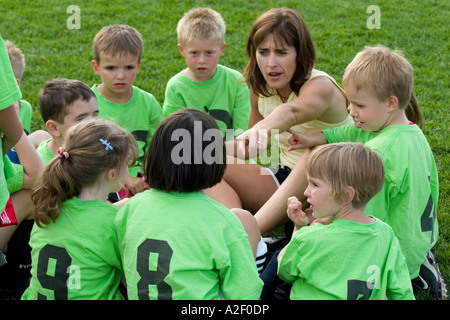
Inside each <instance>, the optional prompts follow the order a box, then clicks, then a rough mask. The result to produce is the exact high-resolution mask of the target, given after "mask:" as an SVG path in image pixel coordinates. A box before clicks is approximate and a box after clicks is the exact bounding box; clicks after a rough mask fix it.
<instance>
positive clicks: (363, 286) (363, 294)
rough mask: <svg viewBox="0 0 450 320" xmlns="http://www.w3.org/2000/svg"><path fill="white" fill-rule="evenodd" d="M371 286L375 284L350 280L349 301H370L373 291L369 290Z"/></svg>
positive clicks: (348, 283) (348, 282)
mask: <svg viewBox="0 0 450 320" xmlns="http://www.w3.org/2000/svg"><path fill="white" fill-rule="evenodd" d="M369 285H373V284H372V283H369V282H367V281H361V280H348V281H347V300H369V298H370V295H371V294H372V291H373V289H370V288H369Z"/></svg>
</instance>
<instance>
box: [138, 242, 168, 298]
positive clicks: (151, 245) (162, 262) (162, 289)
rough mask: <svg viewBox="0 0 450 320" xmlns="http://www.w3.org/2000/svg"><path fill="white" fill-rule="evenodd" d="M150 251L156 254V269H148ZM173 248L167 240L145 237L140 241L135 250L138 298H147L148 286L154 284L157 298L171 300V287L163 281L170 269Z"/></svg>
mask: <svg viewBox="0 0 450 320" xmlns="http://www.w3.org/2000/svg"><path fill="white" fill-rule="evenodd" d="M151 253H157V254H158V264H157V267H156V271H154V270H150V265H149V260H150V259H149V258H150V254H151ZM172 254H173V250H172V248H171V247H170V246H169V244H168V243H167V241H162V240H153V239H147V240H145V241H144V242H142V243H141V245H140V246H139V247H138V252H137V272H138V273H139V275H140V276H141V279H140V280H139V282H138V283H137V289H138V298H139V300H149V299H150V297H149V292H148V286H149V285H155V286H156V288H157V290H158V300H162V299H164V300H172V288H171V287H170V286H169V285H168V284H167V283H166V282H165V281H164V279H165V278H166V276H167V275H168V274H169V270H170V260H171V259H172Z"/></svg>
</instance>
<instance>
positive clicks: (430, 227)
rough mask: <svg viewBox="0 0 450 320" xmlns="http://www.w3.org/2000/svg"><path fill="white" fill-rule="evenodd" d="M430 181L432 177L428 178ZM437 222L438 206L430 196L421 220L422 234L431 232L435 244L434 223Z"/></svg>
mask: <svg viewBox="0 0 450 320" xmlns="http://www.w3.org/2000/svg"><path fill="white" fill-rule="evenodd" d="M428 181H430V177H428ZM435 221H436V206H435V205H434V201H433V197H432V196H431V194H430V197H429V198H428V202H427V205H426V206H425V210H423V213H422V217H421V218H420V225H421V228H422V232H426V231H431V242H430V243H433V242H434V240H435V239H434V237H435V235H434V223H435Z"/></svg>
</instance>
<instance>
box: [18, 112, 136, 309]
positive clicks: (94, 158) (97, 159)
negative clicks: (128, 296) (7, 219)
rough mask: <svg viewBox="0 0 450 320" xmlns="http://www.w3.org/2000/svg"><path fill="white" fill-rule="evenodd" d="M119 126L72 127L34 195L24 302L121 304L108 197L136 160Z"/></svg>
mask: <svg viewBox="0 0 450 320" xmlns="http://www.w3.org/2000/svg"><path fill="white" fill-rule="evenodd" d="M137 154H138V149H137V145H136V141H135V139H134V137H133V136H132V135H131V134H130V133H128V132H127V131H126V130H124V129H123V128H122V127H120V126H118V125H115V124H113V123H110V122H108V121H106V120H101V119H89V120H84V121H82V122H80V123H79V124H77V125H75V126H73V127H71V128H70V129H69V131H68V132H67V136H66V137H65V140H64V144H63V147H61V148H60V149H59V150H58V156H57V157H55V158H54V159H53V160H51V161H50V162H49V163H48V164H47V166H46V168H45V170H44V172H43V173H42V175H41V177H40V179H39V180H38V182H37V184H36V186H35V188H34V190H33V192H32V195H31V197H32V200H33V202H34V204H35V209H34V218H35V221H36V224H35V226H34V227H33V230H32V232H31V236H30V246H31V248H32V252H31V256H32V268H31V276H32V277H31V281H30V285H29V287H28V289H27V290H26V291H25V292H24V294H23V296H22V299H96V300H97V299H108V300H111V299H123V296H122V294H121V293H120V291H119V289H118V288H119V284H120V280H121V278H122V274H123V271H122V265H121V260H120V255H119V250H118V243H117V235H116V232H115V228H114V218H115V215H116V212H117V211H118V210H119V207H118V206H115V205H112V204H109V203H107V197H108V194H109V193H111V192H116V191H118V190H120V189H121V188H122V187H123V185H124V184H125V181H126V178H127V177H128V166H130V165H132V164H133V163H134V162H135V161H136V158H137Z"/></svg>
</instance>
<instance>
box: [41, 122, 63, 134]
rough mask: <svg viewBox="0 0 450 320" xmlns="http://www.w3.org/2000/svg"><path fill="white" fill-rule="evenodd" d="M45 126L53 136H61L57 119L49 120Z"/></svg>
mask: <svg viewBox="0 0 450 320" xmlns="http://www.w3.org/2000/svg"><path fill="white" fill-rule="evenodd" d="M45 127H46V128H47V132H48V133H50V134H51V135H52V136H53V137H59V136H61V131H59V127H58V123H57V122H56V121H55V120H47V122H46V123H45Z"/></svg>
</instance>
